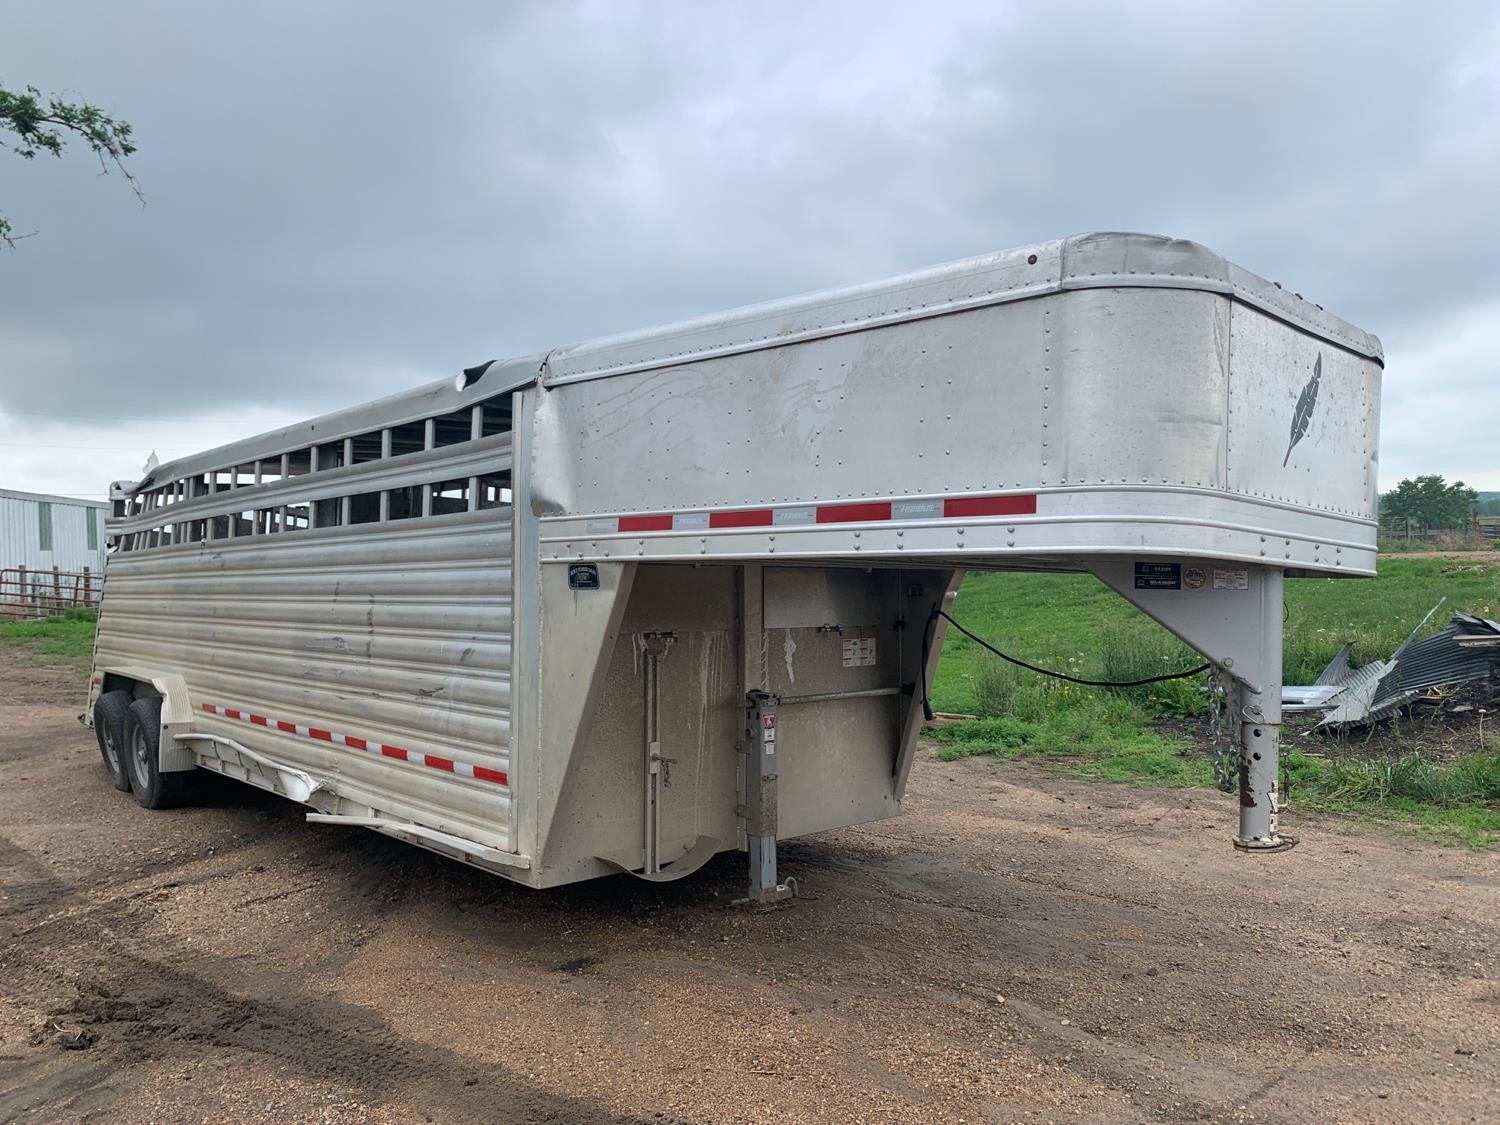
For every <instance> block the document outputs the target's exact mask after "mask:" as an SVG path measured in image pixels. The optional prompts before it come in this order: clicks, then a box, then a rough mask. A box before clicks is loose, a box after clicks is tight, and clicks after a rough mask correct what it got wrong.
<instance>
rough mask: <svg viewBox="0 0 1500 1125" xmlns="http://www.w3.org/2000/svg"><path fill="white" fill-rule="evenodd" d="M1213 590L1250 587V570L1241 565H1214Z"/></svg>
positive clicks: (1246, 588)
mask: <svg viewBox="0 0 1500 1125" xmlns="http://www.w3.org/2000/svg"><path fill="white" fill-rule="evenodd" d="M1214 589H1215V590H1248V589H1250V571H1249V569H1248V568H1246V567H1243V566H1231V567H1224V566H1216V567H1214Z"/></svg>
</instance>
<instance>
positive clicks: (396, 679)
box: [91, 234, 1381, 900]
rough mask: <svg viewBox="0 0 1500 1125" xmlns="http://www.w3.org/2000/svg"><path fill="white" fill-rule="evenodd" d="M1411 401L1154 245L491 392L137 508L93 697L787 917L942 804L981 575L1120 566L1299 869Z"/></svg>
mask: <svg viewBox="0 0 1500 1125" xmlns="http://www.w3.org/2000/svg"><path fill="white" fill-rule="evenodd" d="M1380 368H1381V352H1380V345H1379V342H1378V341H1377V340H1376V339H1375V338H1374V337H1372V336H1369V335H1368V334H1366V333H1364V332H1362V331H1360V330H1359V329H1356V328H1354V327H1353V326H1351V325H1348V324H1346V323H1344V322H1343V321H1341V320H1338V319H1337V318H1336V317H1333V316H1332V315H1331V314H1328V313H1327V312H1325V311H1324V310H1322V309H1320V308H1318V307H1317V306H1316V305H1314V304H1312V303H1311V302H1307V301H1304V300H1302V299H1301V298H1300V297H1298V296H1296V295H1295V294H1291V293H1288V292H1286V291H1284V290H1282V289H1280V288H1279V287H1278V286H1275V285H1272V284H1270V283H1267V282H1265V281H1262V280H1261V279H1259V278H1256V277H1254V276H1253V275H1251V274H1248V273H1246V272H1245V271H1243V270H1241V269H1239V268H1238V267H1236V266H1233V265H1232V264H1230V263H1228V262H1225V261H1224V260H1223V259H1222V258H1220V257H1218V256H1217V255H1214V254H1212V253H1211V252H1209V251H1207V250H1205V249H1204V248H1202V247H1200V246H1197V245H1196V244H1194V243H1189V242H1181V241H1176V240H1169V239H1161V238H1155V237H1151V236H1144V235H1119V234H1100V235H1083V236H1077V237H1074V238H1070V239H1064V240H1058V241H1054V242H1047V243H1041V244H1037V245H1035V246H1030V247H1023V248H1020V249H1017V250H1011V251H1005V252H1003V253H1000V254H993V255H988V256H985V257H982V258H976V259H971V260H969V261H965V262H958V263H953V264H950V265H947V266H942V267H937V268H935V269H932V270H927V271H923V272H921V273H917V274H912V275H908V276H906V277H902V278H897V279H894V280H891V281H887V282H880V283H876V284H873V285H866V286H860V287H857V288H853V289H849V290H843V291H839V292H835V293H825V294H819V295H814V296H811V297H806V298H798V299H793V300H788V301H781V302H775V303H772V304H768V305H761V306H755V307H753V308H749V309H744V310H739V311H736V312H731V313H726V314H721V315H718V316H712V317H706V318H702V319H700V320H697V321H692V322H689V323H686V324H683V325H677V326H673V327H669V328H665V329H659V330H654V331H650V332H642V333H636V334H632V335H629V336H624V337H617V338H614V339H610V340H603V341H598V342H595V343H590V344H584V345H579V346H576V347H570V348H560V349H555V350H553V351H551V352H548V353H546V354H544V355H539V356H533V357H527V358H523V359H517V360H511V361H505V362H497V363H492V364H488V365H482V366H481V367H477V368H473V369H470V370H469V371H467V372H465V373H464V374H463V375H462V376H460V377H459V378H458V379H457V380H456V381H453V382H445V383H442V384H436V385H433V386H430V387H426V388H422V389H420V390H418V391H416V392H412V393H411V394H408V395H398V396H394V397H392V398H389V399H385V400H381V401H380V402H377V403H371V404H368V405H367V406H362V407H356V408H353V409H351V410H347V411H342V412H340V413H338V414H335V415H330V416H326V417H324V418H320V419H314V420H312V421H310V422H307V423H303V424H301V425H299V426H294V427H288V428H287V429H285V430H281V431H276V432H274V433H272V434H267V435H262V436H261V437H259V438H252V439H247V440H246V441H243V442H238V443H234V444H233V445H231V446H227V447H222V448H220V449H218V450H212V451H208V452H206V453H204V454H201V455H197V456H195V457H192V458H187V459H184V460H183V461H180V462H178V463H176V464H174V465H167V466H161V467H160V468H159V469H157V470H156V471H155V472H153V473H152V474H151V475H150V476H149V477H148V478H147V479H146V480H144V481H141V482H136V483H133V484H130V485H127V486H122V487H121V488H120V489H119V501H118V505H117V506H118V508H119V518H117V519H116V520H115V521H114V522H113V523H112V524H111V532H112V534H113V535H115V536H116V542H117V543H118V544H120V545H121V547H122V549H119V550H117V552H116V555H115V556H114V558H113V559H112V560H111V563H110V568H109V570H108V572H107V575H108V580H107V582H106V585H105V593H104V606H103V612H102V617H101V623H100V633H99V651H98V654H97V658H96V669H95V677H94V685H93V688H92V692H93V694H94V695H97V693H98V692H99V691H100V690H103V689H105V688H108V687H119V686H125V687H128V688H129V690H131V691H133V692H134V693H135V694H137V695H140V694H160V695H162V696H163V697H164V700H165V702H164V707H163V724H162V725H163V732H164V733H163V747H164V749H163V751H162V761H163V764H164V768H167V769H186V768H191V767H193V766H195V765H201V766H205V767H207V768H210V769H216V770H219V771H220V772H224V773H228V774H231V775H232V776H236V777H240V778H242V779H244V780H246V781H249V782H251V783H253V784H258V785H263V786H265V787H267V788H271V789H274V790H276V791H278V792H282V793H285V794H287V795H289V796H292V797H293V798H295V799H298V800H302V801H304V802H305V803H307V804H309V805H311V806H312V807H313V808H314V810H315V813H314V814H313V818H314V819H317V820H321V821H328V822H331V823H335V824H342V825H346V826H367V827H373V828H375V829H377V830H380V831H383V832H387V833H389V834H392V835H396V836H398V837H400V838H403V839H407V840H410V841H411V842H413V843H418V844H420V845H421V846H424V847H429V848H432V849H434V850H437V851H440V852H443V853H444V854H447V855H450V856H453V857H454V858H458V859H461V860H464V861H466V862H470V863H474V864H477V865H479V866H483V867H485V868H487V869H489V870H492V871H495V872H497V873H500V874H504V875H506V876H507V877H509V878H512V879H516V880H518V881H521V882H524V883H527V884H529V885H532V886H538V887H540V886H551V885H556V884H561V883H567V882H572V881H576V880H578V879H584V878H591V877H594V876H597V875H602V874H606V873H608V872H611V871H630V872H632V873H634V874H636V875H638V876H640V877H642V878H648V879H654V880H660V879H670V878H678V877H681V876H682V875H684V874H687V873H689V872H691V871H692V870H694V869H695V868H696V867H697V866H699V865H700V864H701V863H702V862H704V861H705V860H706V859H707V858H709V857H710V856H712V855H713V854H715V853H716V852H718V851H722V850H727V849H736V848H738V849H743V850H746V851H748V852H749V854H750V859H751V868H752V880H751V894H752V897H755V898H759V899H763V900H764V899H769V898H775V897H779V896H780V895H782V894H784V893H786V888H785V887H784V886H783V885H782V884H781V883H780V882H779V881H778V878H777V875H776V869H775V841H776V839H777V838H781V837H786V836H790V835H799V834H803V833H807V832H814V831H820V830H823V829H827V828H833V827H839V826H842V825H848V824H855V823H862V822H865V821H869V820H874V819H878V818H881V817H884V816H891V815H895V814H897V813H899V812H900V811H901V804H902V798H903V796H904V791H905V783H906V776H907V771H908V770H909V768H910V764H911V760H912V756H913V754H914V752H915V747H916V741H917V735H918V732H919V730H920V726H921V722H922V718H923V716H922V702H921V701H922V699H923V697H924V695H925V691H926V688H927V686H928V685H929V684H930V680H931V675H932V672H933V670H934V668H935V665H936V658H937V654H938V653H939V652H940V651H941V647H942V641H943V636H944V632H945V626H946V622H945V621H944V620H943V619H942V618H941V617H940V616H938V615H937V612H936V611H937V610H939V609H942V608H945V607H947V606H949V605H951V603H952V599H953V597H954V595H955V593H956V591H957V589H958V585H959V582H960V581H961V578H962V575H963V572H964V571H965V570H966V569H973V568H996V569H1003V568H1008V569H1054V570H1078V571H1088V572H1090V573H1093V574H1095V575H1096V576H1097V577H1099V578H1100V579H1101V581H1104V582H1105V583H1106V584H1108V585H1109V586H1110V587H1111V588H1113V589H1115V590H1116V591H1117V592H1119V593H1120V594H1121V595H1122V596H1124V597H1126V598H1128V599H1130V600H1131V601H1133V602H1135V603H1136V604H1137V605H1139V606H1140V607H1141V608H1142V609H1143V610H1144V611H1145V612H1146V613H1148V614H1149V615H1151V616H1153V617H1155V618H1156V619H1157V620H1158V621H1160V622H1162V623H1163V624H1164V625H1165V626H1166V627H1168V628H1169V629H1171V630H1172V631H1174V632H1175V633H1176V634H1177V635H1178V636H1180V637H1182V638H1183V639H1184V640H1186V641H1187V642H1188V643H1189V644H1190V645H1192V646H1193V647H1195V648H1197V649H1198V650H1199V651H1201V652H1203V653H1204V654H1205V655H1206V656H1207V657H1208V659H1209V660H1210V661H1212V662H1213V663H1214V664H1215V666H1216V668H1217V669H1218V671H1219V672H1220V674H1221V675H1222V676H1223V677H1224V678H1225V679H1226V681H1228V683H1229V685H1230V705H1231V707H1232V708H1233V710H1234V712H1235V714H1236V715H1237V716H1238V725H1239V728H1240V729H1239V738H1240V744H1241V746H1242V747H1243V748H1244V750H1243V753H1242V762H1241V766H1242V771H1241V798H1240V805H1241V809H1240V828H1239V832H1238V834H1237V836H1236V841H1235V842H1236V844H1237V845H1239V846H1241V847H1244V848H1251V849H1261V848H1277V847H1284V846H1287V844H1288V840H1287V839H1286V838H1284V837H1282V836H1281V835H1280V833H1279V830H1278V825H1277V812H1278V809H1279V803H1280V794H1279V792H1278V791H1277V788H1276V786H1277V769H1276V765H1277V753H1276V746H1277V733H1278V731H1279V722H1280V712H1279V707H1280V702H1279V701H1280V645H1281V636H1280V629H1281V624H1280V623H1281V606H1282V578H1283V575H1285V574H1292V575H1297V574H1306V573H1320V574H1329V575H1345V576H1358V575H1368V574H1373V572H1374V558H1375V555H1374V550H1375V479H1376V465H1377V450H1376V437H1377V432H1378V416H1379V385H1380ZM226 467H229V468H231V469H232V470H233V471H232V472H229V473H228V474H227V475H228V478H229V479H228V483H227V484H226V483H225V476H226V471H225V470H226ZM91 704H92V697H91Z"/></svg>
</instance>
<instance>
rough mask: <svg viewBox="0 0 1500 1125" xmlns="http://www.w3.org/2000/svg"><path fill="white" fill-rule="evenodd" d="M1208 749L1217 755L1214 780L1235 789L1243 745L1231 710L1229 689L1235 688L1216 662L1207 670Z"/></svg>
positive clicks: (1230, 791)
mask: <svg viewBox="0 0 1500 1125" xmlns="http://www.w3.org/2000/svg"><path fill="white" fill-rule="evenodd" d="M1207 688H1208V717H1209V718H1208V721H1209V743H1208V747H1209V750H1210V751H1211V752H1212V754H1213V758H1214V783H1215V784H1216V785H1217V786H1218V787H1219V788H1220V789H1222V790H1223V791H1224V792H1226V793H1233V792H1234V790H1235V787H1236V786H1237V785H1239V781H1240V747H1239V739H1237V738H1236V737H1235V733H1236V732H1235V731H1233V730H1231V729H1230V728H1231V727H1232V726H1233V725H1234V724H1233V723H1232V722H1231V716H1230V714H1229V706H1228V703H1229V693H1230V692H1231V691H1233V690H1234V687H1233V685H1232V684H1231V683H1230V680H1229V676H1228V675H1227V674H1226V673H1225V672H1224V670H1223V669H1222V668H1220V667H1219V666H1218V665H1217V664H1215V665H1214V666H1213V667H1212V668H1210V669H1209V671H1208V683H1207Z"/></svg>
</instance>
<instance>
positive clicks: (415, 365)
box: [0, 3, 1500, 488]
mask: <svg viewBox="0 0 1500 1125" xmlns="http://www.w3.org/2000/svg"><path fill="white" fill-rule="evenodd" d="M1497 75H1500V14H1497V13H1496V12H1495V10H1493V9H1491V8H1488V7H1486V6H1481V5H1457V4H1441V3H1439V4H1427V5H1424V6H1423V7H1422V9H1421V13H1420V18H1414V17H1413V15H1412V13H1411V11H1410V9H1407V8H1404V7H1397V6H1389V7H1386V6H1368V5H1304V4H1294V3H1285V4H1276V3H1256V4H1240V5H1217V4H1216V5H1201V4H1181V5H1173V4H1158V3H1152V4H1140V5H1134V6H1127V5H1089V4H1054V5H1032V4H1024V5H1023V4H1017V5H1012V6H1005V5H997V4H985V3H975V4H935V5H922V6H895V5H893V6H890V7H889V8H879V7H873V8H872V7H871V6H869V5H867V4H860V5H852V4H851V5H835V4H812V5H803V6H798V7H796V8H793V7H791V6H775V5H728V4H723V5H721V4H715V5H690V4H686V3H676V4H636V5H630V4H620V3H610V4H597V5H594V4H584V5H564V4H545V5H531V6H520V5H472V6H463V5H441V6H427V7H421V8H416V7H413V6H410V5H396V4H367V3H360V4H353V3H348V4H321V5H307V6H303V5H296V6H294V5H290V4H285V5H276V4H271V5H257V6H249V5H239V6H223V5H199V4H187V3H182V4H170V3H155V4H141V5H130V6H128V8H120V7H118V6H110V5H104V4H98V5H76V4H68V3H59V4H52V5H46V6H34V7H32V8H30V9H28V10H17V11H13V12H11V13H10V14H8V15H7V17H6V35H5V37H4V38H3V39H0V78H3V79H4V80H5V81H6V82H7V83H8V84H9V85H12V86H14V85H20V84H25V83H31V84H34V85H37V86H40V87H42V88H43V89H44V90H48V91H54V90H55V91H59V92H65V93H69V94H71V95H74V96H79V97H85V98H88V99H91V100H94V101H97V102H99V103H100V104H102V105H104V106H106V107H107V108H108V109H109V110H111V111H112V112H115V113H118V114H119V115H121V116H123V117H126V118H127V119H129V120H130V121H131V122H133V123H134V125H135V126H136V131H137V136H138V139H139V142H140V153H139V154H138V156H137V157H136V158H134V159H133V161H132V164H131V166H132V169H133V171H134V172H135V173H136V174H137V176H138V177H139V178H140V180H141V182H142V185H143V187H144V190H145V192H146V194H147V204H146V206H145V207H141V206H139V205H138V204H137V203H136V201H135V200H134V198H133V197H132V195H131V194H130V192H129V191H128V190H127V189H126V188H125V186H124V185H123V184H121V183H120V182H118V180H115V179H110V178H101V177H99V176H97V175H96V174H95V172H96V169H94V168H92V167H91V166H90V165H89V164H88V162H87V161H86V159H85V158H84V155H83V154H74V155H72V156H71V157H70V158H69V159H67V160H64V161H54V160H40V159H39V160H37V161H32V162H29V163H23V162H21V161H19V160H16V159H14V158H13V157H10V156H9V155H8V154H4V153H0V176H3V177H4V179H3V181H0V183H3V184H4V196H3V206H4V211H5V214H6V215H7V216H8V217H9V218H10V219H11V220H12V222H13V223H14V224H15V225H16V227H17V229H19V230H22V231H27V230H33V229H34V230H36V231H37V232H38V234H37V235H36V237H34V238H30V239H26V240H25V241H23V242H22V243H21V244H20V246H19V248H18V249H17V250H15V251H14V252H11V253H4V254H0V427H8V428H0V475H3V476H8V478H9V479H0V484H9V485H11V486H14V487H34V488H47V487H49V486H52V485H57V486H64V485H68V486H75V487H76V486H77V485H78V484H79V483H81V482H82V481H83V480H84V478H85V477H86V478H87V479H89V480H92V479H95V478H96V477H97V479H100V480H107V479H108V478H109V477H110V476H126V475H131V474H132V473H134V472H135V471H136V470H137V469H138V467H139V460H140V457H141V456H143V455H144V452H145V447H156V448H159V449H160V450H161V451H162V452H163V454H164V455H166V454H167V453H168V452H172V453H178V452H186V451H188V450H190V449H192V448H195V447H197V446H199V445H207V444H215V443H217V442H219V441H223V440H227V439H229V438H231V437H235V436H239V433H240V432H249V431H252V430H254V429H257V428H259V426H258V425H257V424H255V423H256V422H257V421H265V420H267V419H268V418H276V419H291V418H295V417H299V416H303V415H306V414H310V413H314V412H316V411H320V410H324V409H329V408H332V407H336V406H339V405H344V404H347V403H349V402H351V401H356V400H359V399H364V398H372V397H376V396H378V395H381V394H386V393H390V392H391V391H393V390H397V389H400V388H401V387H404V386H407V385H410V384H412V383H414V382H417V381H420V380H423V379H427V378H432V377H435V376H440V375H443V374H447V373H450V372H452V371H455V370H457V369H458V368H459V367H462V366H465V365H468V364H471V363H473V362H476V361H478V360H481V359H487V358H491V357H495V356H504V355H518V354H525V353H528V352H532V351H535V350H539V349H542V348H545V347H548V346H550V345H554V344H559V343H565V342H569V341H573V340H578V339H582V338H587V337H591V336H597V335H602V334H606V333H610V332H615V331H620V330H625V329H629V328H635V327H644V326H647V325H650V324H653V323H659V322H663V321H667V320H671V319H675V318H679V317H683V316H688V315H693V314H697V313H701V312H706V311H710V310H713V309H715V308H722V307H727V306H731V305H735V304H740V303H745V302H748V301H753V300H759V299H764V298H769V297H775V296H782V295H787V294H791V293H795V292H800V291H804V290H808V289H813V288H819V287H823V286H827V285H834V284H843V283H849V282H856V281H861V280H868V279H872V278H875V277H878V276H881V275H883V274H887V273H891V272H896V271H899V270H902V269H908V268H913V267H917V266H921V265H926V264H930V263H932V262H936V261H941V260H944V259H948V258H954V257H961V256H965V255H969V254H974V253H980V252H983V251H986V250H991V249H996V248H1000V247H1004V246H1009V245H1015V244H1020V243H1024V242H1028V241H1034V240H1038V239H1043V238H1051V237H1057V236H1060V235H1063V234H1066V233H1070V232H1074V231H1079V230H1088V229H1101V228H1107V229H1131V230H1146V231H1153V232H1158V233H1166V234H1172V235H1177V236H1181V237H1186V238H1193V239H1196V240H1198V241H1201V242H1204V243H1206V244H1208V245H1209V246H1211V247H1212V248H1213V249H1215V250H1217V251H1219V252H1221V253H1223V254H1225V255H1227V256H1229V257H1231V258H1233V259H1234V260H1236V261H1238V262H1241V263H1242V264H1244V265H1245V266H1247V267H1249V268H1251V269H1253V270H1255V271H1257V272H1259V273H1262V274H1265V275H1266V276H1269V277H1273V278H1277V279H1280V280H1282V281H1283V282H1284V283H1286V284H1287V285H1288V287H1290V288H1294V289H1297V290H1299V291H1301V292H1303V293H1304V294H1306V295H1307V296H1308V297H1309V298H1311V299H1313V300H1316V301H1318V302H1319V303H1321V304H1323V305H1325V306H1326V307H1328V308H1329V309H1331V310H1333V311H1335V312H1337V313H1339V314H1340V315H1343V316H1345V317H1347V318H1348V319H1350V320H1353V321H1354V322H1356V323H1357V324H1359V325H1360V326H1361V327H1364V328H1367V329H1369V330H1371V331H1374V332H1377V333H1379V334H1380V335H1381V336H1382V337H1383V338H1384V340H1385V342H1386V347H1387V352H1388V360H1389V368H1388V374H1387V383H1386V426H1385V439H1384V441H1385V448H1384V451H1383V458H1384V461H1383V472H1384V473H1386V474H1387V475H1389V478H1390V479H1389V480H1387V481H1386V483H1391V482H1392V481H1394V479H1396V477H1397V476H1401V475H1407V474H1409V473H1414V472H1422V471H1437V472H1445V473H1447V474H1448V475H1449V476H1462V477H1465V478H1466V479H1469V480H1470V481H1471V483H1472V482H1477V483H1480V484H1481V485H1487V486H1488V487H1492V488H1493V487H1500V467H1496V466H1495V465H1494V464H1493V458H1488V459H1487V458H1486V456H1485V455H1484V454H1482V453H1481V452H1480V451H1481V450H1482V449H1483V448H1484V439H1483V432H1484V430H1485V429H1486V428H1488V427H1487V426H1486V424H1485V422H1484V419H1486V418H1491V419H1492V418H1493V417H1495V416H1496V414H1497V413H1500V384H1497V381H1496V380H1495V379H1494V374H1495V363H1494V360H1493V358H1492V355H1493V350H1494V349H1493V347H1492V345H1490V344H1489V342H1488V340H1487V333H1485V332H1484V331H1482V330H1478V329H1476V328H1475V327H1474V326H1475V325H1476V324H1480V325H1483V324H1485V323H1492V322H1493V315H1494V314H1495V313H1497V312H1500V291H1497V286H1500V282H1497V279H1496V276H1495V272H1494V270H1493V267H1492V264H1491V263H1492V262H1493V261H1494V260H1495V257H1496V250H1497V246H1496V242H1497V240H1500V226H1497V224H1495V223H1494V222H1493V220H1492V218H1491V211H1492V207H1493V203H1492V201H1493V200H1494V199H1496V198H1500V144H1497V143H1496V142H1497V140H1500V137H1497V131H1500V127H1497V122H1500V79H1497ZM1455 396H1456V399H1457V401H1458V404H1459V408H1458V409H1456V410H1454V411H1452V412H1451V416H1448V417H1446V418H1445V423H1444V425H1442V426H1437V425H1434V424H1433V417H1432V415H1433V410H1432V407H1433V404H1434V403H1435V402H1442V401H1448V400H1449V399H1450V398H1454V397H1455ZM1445 413H1446V412H1445ZM56 415H66V417H56ZM85 415H87V416H92V417H82V416H85ZM112 416H119V417H121V418H122V419H132V420H135V419H141V421H131V423H130V425H129V426H128V427H111V426H109V425H108V424H107V422H101V418H102V419H108V418H110V417H112ZM157 418H160V419H162V420H163V422H164V423H167V422H171V421H172V420H188V421H185V422H184V423H183V424H182V425H175V426H170V427H164V430H163V431H162V432H157V431H155V430H154V429H153V425H152V420H154V419H157ZM197 418H211V419H214V420H215V421H214V424H213V425H207V424H206V423H204V424H203V425H198V424H196V423H193V422H191V420H192V419H197ZM236 418H244V419H246V424H245V426H244V429H243V431H236V430H235V428H234V420H235V419H236ZM1418 419H1421V421H1420V424H1419V423H1418V421H1417V420H1418ZM167 431H169V432H167ZM49 443H50V444H53V445H72V446H74V447H76V449H77V450H79V451H82V452H81V454H79V453H69V454H63V455H62V456H64V457H68V458H70V459H73V460H76V459H77V457H78V456H80V455H83V456H87V448H88V446H89V445H90V443H94V444H95V445H97V446H99V447H100V448H99V452H98V454H97V457H96V458H91V459H90V464H89V465H88V467H87V472H86V473H85V472H84V470H83V469H82V468H81V467H79V466H77V465H76V464H75V465H60V464H58V463H57V461H58V458H55V457H51V456H49V455H48V454H46V453H44V452H43V451H42V450H41V449H39V448H33V447H35V446H42V445H47V444H49ZM136 445H139V446H142V447H143V448H141V450H140V451H139V455H137V452H136V451H135V446H136ZM115 446H119V447H120V449H119V451H118V452H116V450H115V449H114V447H115ZM94 461H97V464H94V463H93V462H94Z"/></svg>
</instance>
